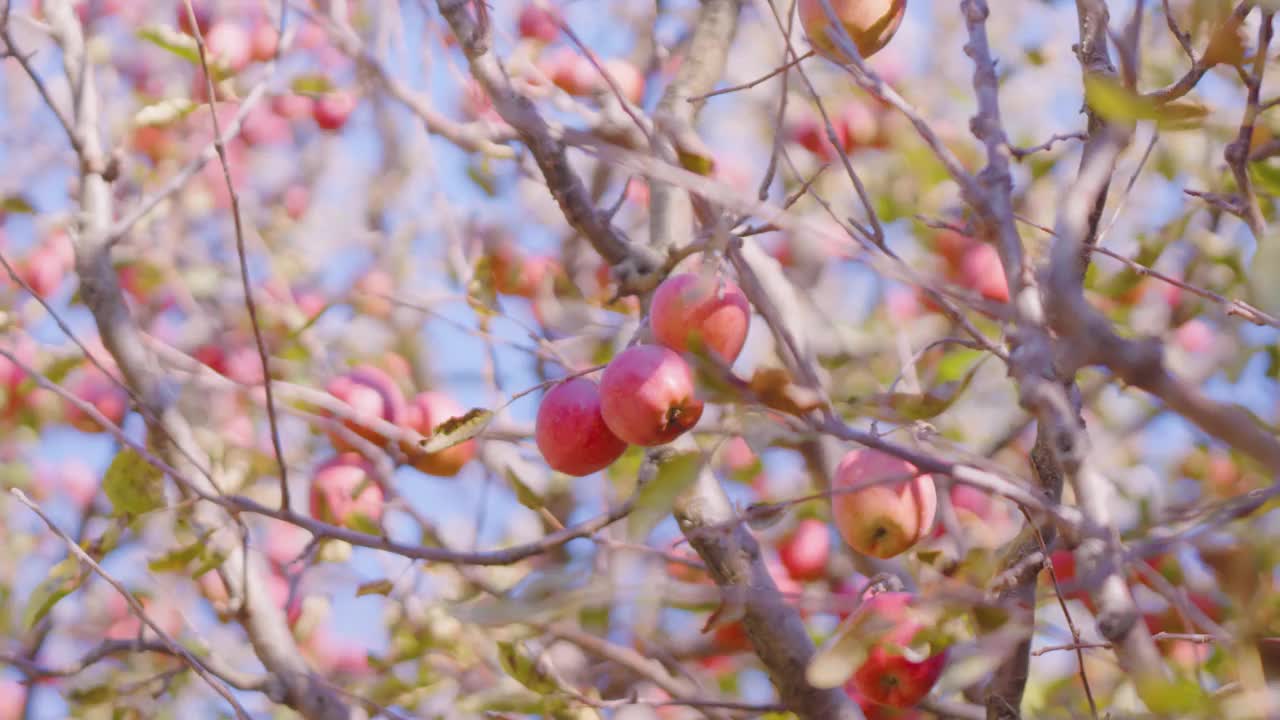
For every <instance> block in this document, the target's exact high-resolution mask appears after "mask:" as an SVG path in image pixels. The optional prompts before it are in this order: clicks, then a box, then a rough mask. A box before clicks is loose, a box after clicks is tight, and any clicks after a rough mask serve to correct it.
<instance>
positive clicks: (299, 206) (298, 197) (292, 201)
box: [282, 185, 311, 222]
mask: <svg viewBox="0 0 1280 720" xmlns="http://www.w3.org/2000/svg"><path fill="white" fill-rule="evenodd" d="M282 201H283V202H282V204H283V205H284V212H285V214H286V215H288V216H289V219H290V220H293V221H295V222H297V221H298V220H301V219H302V216H303V215H306V214H307V208H308V207H309V206H310V205H311V191H310V190H308V189H307V186H306V185H290V186H289V187H287V188H285V190H284V197H283V198H282Z"/></svg>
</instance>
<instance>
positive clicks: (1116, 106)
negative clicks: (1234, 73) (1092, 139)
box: [1084, 75, 1209, 130]
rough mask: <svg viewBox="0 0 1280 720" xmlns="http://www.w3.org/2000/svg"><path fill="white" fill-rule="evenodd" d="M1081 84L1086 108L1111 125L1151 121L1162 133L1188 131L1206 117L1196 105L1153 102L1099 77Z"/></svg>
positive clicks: (1197, 125) (1202, 109) (1179, 101)
mask: <svg viewBox="0 0 1280 720" xmlns="http://www.w3.org/2000/svg"><path fill="white" fill-rule="evenodd" d="M1084 82H1085V99H1086V101H1087V102H1088V104H1089V107H1090V108H1092V109H1093V110H1094V111H1095V112H1097V113H1098V114H1099V115H1101V116H1103V117H1104V118H1106V119H1107V120H1110V121H1112V122H1139V121H1142V122H1154V123H1156V126H1157V127H1159V128H1160V129H1162V130H1188V129H1194V128H1198V127H1200V126H1201V124H1203V122H1204V119H1205V117H1207V116H1208V114H1209V109H1208V108H1206V107H1205V106H1204V105H1202V104H1200V103H1198V102H1194V101H1192V100H1177V101H1175V102H1169V103H1163V104H1161V103H1157V102H1156V101H1154V100H1151V99H1149V98H1145V97H1143V96H1141V95H1139V94H1137V93H1135V92H1133V91H1131V90H1129V89H1128V88H1126V87H1124V86H1123V85H1121V84H1120V83H1119V82H1117V81H1115V80H1114V79H1112V78H1109V77H1105V76H1102V75H1090V76H1088V77H1086V78H1085V81H1084Z"/></svg>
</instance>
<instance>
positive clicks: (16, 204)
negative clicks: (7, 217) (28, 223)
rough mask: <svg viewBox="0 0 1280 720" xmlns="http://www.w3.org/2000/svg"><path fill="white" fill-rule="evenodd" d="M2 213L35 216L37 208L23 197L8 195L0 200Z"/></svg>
mask: <svg viewBox="0 0 1280 720" xmlns="http://www.w3.org/2000/svg"><path fill="white" fill-rule="evenodd" d="M0 212H6V213H20V214H23V215H34V214H35V212H36V207H35V206H34V205H32V204H31V201H30V200H28V199H27V198H26V197H24V196H22V195H6V196H5V197H4V199H3V200H0Z"/></svg>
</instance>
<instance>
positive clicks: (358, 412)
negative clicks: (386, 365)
mask: <svg viewBox="0 0 1280 720" xmlns="http://www.w3.org/2000/svg"><path fill="white" fill-rule="evenodd" d="M325 389H326V390H327V391H328V392H329V394H330V395H333V396H334V397H336V398H338V399H339V400H341V401H342V402H344V403H346V404H347V405H350V406H351V412H352V413H353V414H354V415H355V419H348V420H344V421H343V424H344V425H346V427H347V429H348V430H351V431H352V432H354V433H356V434H357V435H359V436H360V437H362V438H364V439H365V440H368V441H369V442H371V443H373V444H375V445H381V444H382V443H383V442H385V439H384V438H383V436H382V435H381V434H380V433H378V432H377V431H376V430H373V429H370V428H368V427H365V425H364V424H363V423H362V422H359V421H360V420H370V419H374V418H379V419H382V420H385V421H387V422H389V423H393V424H398V423H400V422H402V421H403V419H404V417H405V402H404V396H403V395H402V394H401V393H400V388H399V386H397V385H396V382H395V380H393V379H391V376H390V375H388V374H387V373H385V372H383V371H382V370H381V369H380V368H377V367H374V366H372V365H362V366H360V367H358V368H355V369H354V370H351V371H350V372H347V373H345V374H343V375H339V376H338V377H335V378H333V379H332V380H330V381H329V384H328V385H327V386H326V387H325ZM330 440H331V441H332V442H333V447H334V449H336V450H338V451H339V452H342V451H347V450H354V449H355V448H354V447H352V446H351V444H350V443H348V442H347V440H346V439H345V438H343V437H342V435H341V434H339V433H336V432H335V433H333V434H331V435H330Z"/></svg>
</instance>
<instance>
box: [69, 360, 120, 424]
mask: <svg viewBox="0 0 1280 720" xmlns="http://www.w3.org/2000/svg"><path fill="white" fill-rule="evenodd" d="M65 386H66V388H67V389H68V390H69V391H71V393H72V394H73V395H75V396H76V397H77V398H79V399H81V400H83V401H84V402H86V403H88V404H89V405H92V406H93V408H94V409H95V410H97V411H98V412H99V413H101V414H102V416H103V417H105V418H106V419H107V421H108V422H110V423H111V424H112V425H115V426H116V427H120V424H121V423H123V422H124V416H125V414H126V413H128V411H129V395H128V393H126V392H125V391H124V388H122V387H120V385H119V384H118V383H117V382H116V381H115V380H114V379H112V378H111V377H108V376H107V375H106V374H105V373H103V372H102V371H101V370H99V369H98V368H97V366H94V365H85V366H84V367H82V368H80V369H79V370H76V371H75V372H74V373H72V375H71V377H69V378H67V381H66V383H65ZM66 419H67V424H68V425H71V426H72V427H74V428H76V429H77V430H81V431H83V432H88V433H97V432H104V431H105V430H106V428H103V427H102V426H100V425H99V424H98V421H97V420H95V419H93V418H92V417H90V416H89V415H88V414H87V413H85V412H84V411H82V410H81V409H80V408H79V407H77V406H75V405H68V406H67V416H66Z"/></svg>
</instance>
